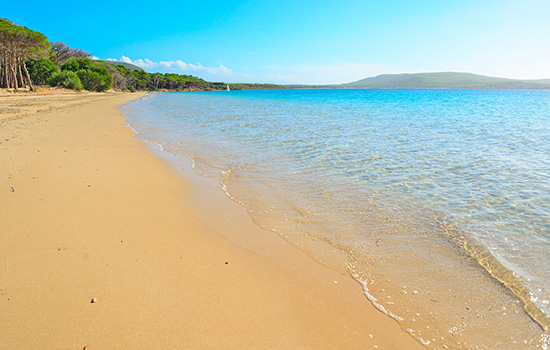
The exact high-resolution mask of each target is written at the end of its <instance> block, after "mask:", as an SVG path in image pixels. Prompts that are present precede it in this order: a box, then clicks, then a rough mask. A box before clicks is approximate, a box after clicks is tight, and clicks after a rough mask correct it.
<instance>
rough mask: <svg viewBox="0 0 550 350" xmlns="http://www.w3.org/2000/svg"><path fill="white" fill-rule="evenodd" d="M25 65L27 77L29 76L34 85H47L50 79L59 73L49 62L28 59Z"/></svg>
mask: <svg viewBox="0 0 550 350" xmlns="http://www.w3.org/2000/svg"><path fill="white" fill-rule="evenodd" d="M25 65H26V66H27V69H28V70H29V75H30V76H31V80H32V81H33V82H34V83H35V84H36V85H45V84H47V83H48V81H49V80H50V78H51V77H52V76H53V75H54V74H55V73H59V68H58V67H57V66H56V65H55V64H54V63H53V62H52V61H50V60H41V59H39V60H35V59H30V60H28V61H27V62H25Z"/></svg>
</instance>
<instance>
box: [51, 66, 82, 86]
mask: <svg viewBox="0 0 550 350" xmlns="http://www.w3.org/2000/svg"><path fill="white" fill-rule="evenodd" d="M48 83H49V84H50V85H51V86H62V87H64V88H67V89H73V90H76V91H80V90H82V88H83V86H82V82H81V81H80V79H79V78H78V76H77V75H76V73H75V72H71V71H61V72H57V73H55V74H54V75H52V77H51V78H50V79H49V81H48Z"/></svg>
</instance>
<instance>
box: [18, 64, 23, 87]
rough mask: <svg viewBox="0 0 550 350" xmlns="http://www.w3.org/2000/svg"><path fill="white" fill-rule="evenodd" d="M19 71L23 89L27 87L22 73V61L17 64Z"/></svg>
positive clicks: (20, 83)
mask: <svg viewBox="0 0 550 350" xmlns="http://www.w3.org/2000/svg"><path fill="white" fill-rule="evenodd" d="M17 70H18V73H19V85H21V87H22V88H24V87H25V82H24V81H23V72H21V61H19V63H18V64H17Z"/></svg>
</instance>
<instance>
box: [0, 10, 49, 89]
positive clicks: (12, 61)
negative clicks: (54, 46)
mask: <svg viewBox="0 0 550 350" xmlns="http://www.w3.org/2000/svg"><path fill="white" fill-rule="evenodd" d="M49 50H50V44H49V43H48V38H47V37H46V36H45V35H44V34H42V33H40V32H37V31H34V30H30V29H28V28H27V27H23V26H18V25H16V24H14V23H13V22H11V21H8V20H6V19H0V66H1V71H0V86H1V87H4V88H14V89H17V88H19V87H24V86H25V80H26V81H27V82H28V83H29V86H30V88H31V90H33V86H32V81H31V77H30V75H29V72H28V70H27V66H26V64H25V61H27V60H28V59H29V58H36V59H38V58H45V57H46V56H47V53H48V52H49ZM22 71H25V76H23V72H22Z"/></svg>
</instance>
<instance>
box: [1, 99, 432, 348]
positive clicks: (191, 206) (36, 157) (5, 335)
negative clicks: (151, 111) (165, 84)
mask: <svg viewBox="0 0 550 350" xmlns="http://www.w3.org/2000/svg"><path fill="white" fill-rule="evenodd" d="M139 96H140V95H139V94H122V93H112V94H54V95H38V94H26V95H17V94H16V95H13V94H7V93H3V94H0V164H1V167H0V205H1V208H0V349H83V348H84V347H86V349H87V350H94V349H372V348H375V346H377V347H378V349H421V348H422V346H421V345H419V344H418V343H417V342H416V341H415V340H413V339H412V338H411V337H410V336H409V335H408V334H406V333H405V332H403V331H402V330H401V329H400V328H399V326H398V324H397V323H396V322H394V321H393V320H392V319H390V318H388V317H387V316H385V315H383V314H382V313H380V312H379V311H377V310H376V309H375V308H374V307H373V306H372V305H370V304H369V302H368V301H367V299H366V298H365V297H364V295H363V293H362V288H361V286H360V285H359V284H357V283H356V282H355V281H353V280H352V279H351V278H350V277H349V276H347V275H346V274H345V273H344V272H337V271H333V270H329V269H327V268H324V267H323V266H321V265H320V264H317V263H316V262H314V261H313V260H312V259H311V258H309V257H308V256H307V255H305V254H304V253H302V252H300V251H299V250H297V249H296V248H294V247H292V246H290V245H288V244H287V243H286V242H284V241H283V240H282V239H281V238H279V237H278V236H276V235H274V234H271V233H268V232H265V231H262V230H261V229H259V228H258V227H257V226H255V225H254V224H253V223H252V221H251V219H250V217H249V216H248V214H247V213H246V212H245V211H244V209H243V208H241V207H239V206H238V205H236V204H235V203H233V202H231V201H230V200H229V199H227V198H226V197H225V196H223V194H222V193H221V191H217V190H212V188H213V187H212V184H211V183H209V182H208V180H206V179H199V178H189V177H183V176H182V175H181V174H179V173H177V172H176V171H174V170H173V169H172V168H171V167H170V166H169V165H168V164H167V163H166V161H165V160H162V159H160V158H158V157H157V156H155V155H154V154H153V153H152V152H151V151H150V150H149V149H147V148H146V147H145V145H144V144H143V143H142V142H141V141H140V140H138V139H136V138H134V137H132V135H133V132H132V130H131V129H130V128H129V127H127V126H126V124H124V122H123V121H124V117H123V115H122V113H121V112H120V111H119V110H118V109H117V108H116V106H118V105H120V104H123V103H125V102H128V101H130V100H132V99H135V98H137V97H139ZM214 187H215V186H214Z"/></svg>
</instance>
